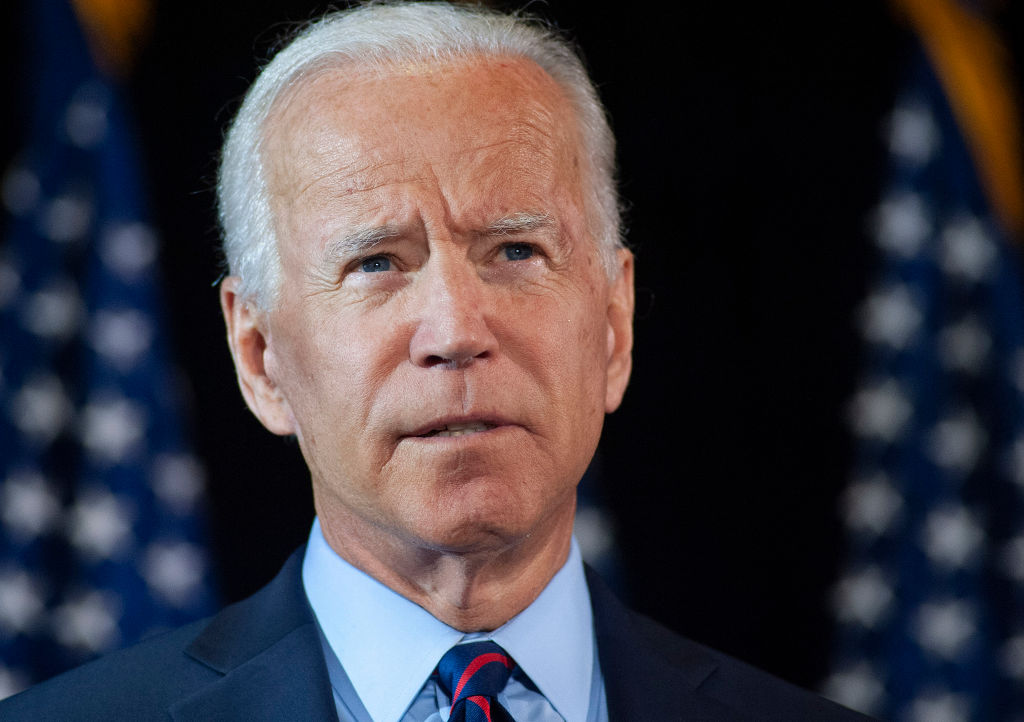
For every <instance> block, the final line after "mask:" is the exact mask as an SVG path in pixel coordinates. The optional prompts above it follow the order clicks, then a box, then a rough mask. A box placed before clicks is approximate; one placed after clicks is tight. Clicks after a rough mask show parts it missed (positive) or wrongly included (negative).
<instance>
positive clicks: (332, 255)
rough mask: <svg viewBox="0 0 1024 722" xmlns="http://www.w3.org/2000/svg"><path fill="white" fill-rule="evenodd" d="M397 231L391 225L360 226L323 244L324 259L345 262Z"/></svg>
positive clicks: (392, 236)
mask: <svg viewBox="0 0 1024 722" xmlns="http://www.w3.org/2000/svg"><path fill="white" fill-rule="evenodd" d="M397 235H398V231H397V230H396V229H395V228H394V227H393V226H378V227H376V228H362V229H360V230H358V231H353V232H351V233H346V234H345V235H343V236H341V237H340V238H332V239H331V240H329V241H327V244H326V245H325V246H324V253H323V255H324V260H326V261H340V262H346V261H349V260H351V259H352V258H354V257H357V256H360V255H362V254H364V253H366V252H367V251H369V250H370V249H372V248H373V247H374V246H376V245H378V244H379V243H381V242H382V241H384V240H385V239H387V238H394V237H395V236H397Z"/></svg>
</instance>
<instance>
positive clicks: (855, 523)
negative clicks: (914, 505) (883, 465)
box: [842, 473, 903, 536]
mask: <svg viewBox="0 0 1024 722" xmlns="http://www.w3.org/2000/svg"><path fill="white" fill-rule="evenodd" d="M842 505H843V512H844V517H845V520H846V525H847V526H849V527H850V528H851V529H855V530H857V531H859V532H865V533H868V534H871V535H873V536H880V535H882V534H884V533H885V532H887V531H888V530H889V529H890V528H892V525H893V522H894V521H895V520H896V518H897V517H898V515H899V514H900V512H901V511H902V510H903V497H902V496H901V495H900V494H899V492H897V491H896V489H894V488H893V485H892V483H891V481H890V479H889V477H888V476H887V475H886V474H884V473H879V474H876V475H874V476H872V477H870V478H868V479H862V480H860V481H857V482H855V483H854V484H852V485H851V486H850V487H849V488H848V489H847V490H846V492H845V493H844V495H843V502H842Z"/></svg>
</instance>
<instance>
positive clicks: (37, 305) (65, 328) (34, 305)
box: [21, 280, 82, 339]
mask: <svg viewBox="0 0 1024 722" xmlns="http://www.w3.org/2000/svg"><path fill="white" fill-rule="evenodd" d="M81 317H82V299H81V297H80V296H79V295H78V289H77V288H76V287H75V285H74V284H73V283H72V282H71V281H68V280H61V281H56V282H54V283H51V284H50V285H48V286H47V287H46V288H43V289H41V290H39V291H36V292H35V293H33V294H32V295H31V296H30V297H29V299H28V303H27V304H26V306H25V308H24V310H23V313H22V319H21V320H22V324H23V325H24V326H25V328H27V329H28V330H29V331H31V332H32V333H34V334H35V335H37V336H41V337H43V338H49V339H66V338H68V337H70V336H71V335H72V334H74V333H75V331H77V330H78V324H79V321H80V319H81Z"/></svg>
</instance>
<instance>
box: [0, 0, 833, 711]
mask: <svg viewBox="0 0 1024 722" xmlns="http://www.w3.org/2000/svg"><path fill="white" fill-rule="evenodd" d="M613 158H614V147H613V140H612V137H611V134H610V132H609V129H608V126H607V123H606V121H605V118H604V113H603V110H602V108H601V106H600V104H599V102H598V100H597V98H596V94H595V92H594V89H593V87H592V85H591V84H590V81H589V80H588V78H587V76H586V73H585V72H584V70H583V68H582V66H581V64H580V62H579V60H578V59H577V57H576V56H575V55H574V53H573V52H572V51H571V49H569V48H568V46H567V45H566V44H565V42H564V41H563V40H561V39H560V38H558V37H557V36H556V35H554V34H553V33H552V32H550V31H549V30H547V29H545V28H543V27H541V26H539V25H536V24H533V23H530V22H528V21H525V20H522V19H519V18H513V17H508V16H503V15H499V14H493V13H490V12H486V11H481V10H475V9H472V10H471V9H465V8H456V7H451V6H447V5H440V4H429V5H428V4H415V3H409V4H372V5H368V6H365V7H362V8H359V9H356V10H354V11H350V12H347V13H341V14H336V15H332V16H329V17H327V18H325V19H323V20H322V21H320V22H318V23H316V24H314V25H312V26H311V27H309V28H308V29H306V30H305V31H304V32H303V33H302V34H301V35H300V36H299V37H298V38H297V39H296V40H294V42H293V43H292V44H291V45H289V46H288V47H287V48H285V49H284V50H283V51H281V52H280V54H278V55H277V57H276V58H275V59H274V61H273V62H272V63H270V64H269V65H268V66H267V67H266V68H265V69H264V71H263V72H262V73H261V75H260V77H259V78H258V80H257V81H256V83H255V84H254V86H253V87H252V89H251V90H250V92H249V93H248V95H247V96H246V99H245V102H244V104H243V106H242V108H241V110H240V111H239V113H238V117H237V118H236V120H235V121H234V124H233V126H232V128H231V130H230V133H229V135H228V138H227V141H226V144H225V148H224V156H223V165H222V172H221V179H220V185H219V199H220V208H221V219H222V223H223V227H224V233H225V250H226V255H227V258H228V262H229V265H230V269H231V274H232V275H231V276H230V277H229V278H227V279H226V280H225V281H224V283H223V286H222V289H221V301H222V307H223V312H224V318H225V320H226V323H227V331H228V343H229V345H230V348H231V353H232V355H233V357H234V361H235V366H236V368H237V372H238V381H239V384H240V386H241V390H242V394H243V395H244V397H245V400H246V402H247V403H248V405H249V407H250V408H251V409H252V411H253V413H254V414H255V415H256V416H257V417H258V418H259V419H260V421H261V422H262V423H263V424H264V425H265V426H266V427H267V428H268V429H269V430H270V431H271V432H273V433H275V434H281V435H290V436H294V437H295V438H296V439H297V440H298V444H299V447H300V448H301V450H302V454H303V456H304V458H305V460H306V463H307V465H308V466H309V470H310V474H311V477H312V484H313V493H314V500H315V506H316V513H317V521H316V523H315V524H314V526H313V529H312V532H311V534H310V539H309V543H308V545H307V546H306V547H305V548H304V550H301V551H300V552H298V553H296V555H295V556H294V557H293V558H292V559H291V560H290V561H289V562H288V563H287V564H286V565H285V567H284V569H283V570H282V571H281V573H280V574H279V575H278V577H277V578H276V579H275V580H274V581H272V582H271V583H270V584H269V585H268V586H267V587H266V588H264V589H263V590H262V591H260V592H259V593H257V594H256V595H255V596H253V597H251V598H250V599H248V600H246V601H243V602H241V603H239V604H237V605H234V606H232V607H229V608H228V609H226V610H225V611H224V612H222V613H221V614H219V615H217V616H216V617H214V618H213V619H212V620H208V621H204V622H200V623H197V624H195V625H193V626H190V627H188V628H185V629H182V630H178V631H175V632H171V633H169V634H167V635H164V636H161V637H158V638H155V639H152V640H150V641H148V642H145V643H143V644H141V645H139V646H137V647H135V648H132V649H129V650H126V651H123V652H120V653H117V654H114V655H111V656H109V657H106V658H104V659H101V660H99V661H98V662H95V663H93V664H91V665H87V666H85V667H83V668H80V669H79V670H76V671H74V672H72V673H70V674H68V675H65V676H63V677H60V678H57V679H56V680H53V681H51V682H49V683H47V684H44V685H41V686H39V687H37V688H35V689H34V690H30V691H29V692H27V693H25V694H24V695H21V696H19V697H16V698H14V699H13V700H11V701H10V702H9V703H8V706H6V707H0V712H2V713H3V715H4V718H5V719H19V718H24V717H26V716H36V717H37V718H40V719H78V718H88V719H122V718H144V719H149V718H157V717H164V716H166V715H167V714H170V715H171V717H173V718H175V719H235V718H237V719H246V720H251V719H303V720H305V719H338V718H340V719H341V720H353V721H355V720H358V721H364V720H376V721H378V722H399V721H400V720H401V721H405V720H417V721H422V720H431V721H434V720H448V719H450V720H483V719H487V720H504V719H518V720H566V721H569V722H590V721H603V720H664V719H681V720H689V719H693V720H698V719H699V720H708V719H714V720H732V719H751V718H754V719H761V718H766V717H771V716H778V717H780V718H785V719H813V720H823V719H845V718H847V716H850V717H852V716H853V715H852V713H849V712H847V711H845V710H842V709H841V708H838V707H835V706H834V705H831V704H830V703H827V702H825V701H823V700H821V699H819V698H817V697H815V696H813V695H811V694H809V693H806V692H803V691H801V690H798V689H796V688H793V687H791V686H789V685H787V684H785V683H783V682H780V681H778V680H775V679H773V678H771V677H769V676H767V675H765V674H763V673H761V672H758V671H756V670H753V669H751V668H749V667H747V666H745V665H743V664H741V663H739V662H736V661H735V660H731V659H729V658H727V657H725V656H723V655H720V654H718V653H715V652H712V651H709V650H707V649H705V648H703V647H700V646H698V645H696V644H694V643H692V642H689V641H686V640H683V639H681V638H678V637H676V636H674V635H672V634H671V633H669V632H668V631H666V630H664V629H662V628H660V627H658V626H657V625H655V624H654V623H652V622H650V621H648V620H645V619H643V618H640V617H638V616H635V615H633V614H631V613H630V612H628V611H627V610H625V609H624V608H623V607H621V606H620V605H619V604H618V602H616V601H615V600H614V599H613V598H612V597H611V596H610V595H609V593H608V592H607V591H606V590H605V589H604V588H603V587H602V586H601V583H600V581H599V580H597V579H596V578H594V577H593V576H592V575H591V574H590V573H589V572H587V571H586V570H585V569H584V566H583V563H582V562H581V560H580V554H579V550H578V548H577V546H576V544H575V543H574V541H573V537H572V527H573V517H574V512H575V490H576V484H577V482H578V481H579V479H580V477H581V476H582V474H583V472H584V470H585V468H586V467H587V464H588V463H589V461H590V459H591V457H592V455H593V453H594V449H595V447H596V445H597V441H598V437H599V435H600V432H601V426H602V422H603V418H604V415H605V414H606V413H608V412H611V411H613V410H615V408H616V407H617V406H618V405H619V402H620V400H621V398H622V394H623V391H624V390H625V387H626V383H627V381H628V378H629V373H630V352H631V345H632V314H633V257H632V255H631V254H630V252H629V251H628V250H626V249H625V248H624V247H623V246H622V244H621V242H620V236H619V224H618V212H617V200H616V193H615V189H614V183H613V171H614V161H613Z"/></svg>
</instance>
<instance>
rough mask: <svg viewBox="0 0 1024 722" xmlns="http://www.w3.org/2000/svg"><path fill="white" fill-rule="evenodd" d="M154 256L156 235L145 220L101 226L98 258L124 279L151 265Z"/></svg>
mask: <svg viewBox="0 0 1024 722" xmlns="http://www.w3.org/2000/svg"><path fill="white" fill-rule="evenodd" d="M156 255H157V240H156V234H155V233H154V232H153V230H152V229H151V228H150V227H149V226H147V225H146V224H145V223H116V224H113V225H111V226H110V227H108V228H106V229H104V232H103V234H102V238H101V243H100V257H101V258H102V259H103V263H104V264H106V266H107V267H108V268H109V269H110V270H112V271H113V272H114V273H116V274H117V275H118V276H120V277H121V278H122V279H123V280H124V281H126V282H129V283H130V282H132V281H135V280H137V279H138V278H139V276H140V275H141V274H143V273H144V272H145V271H147V270H148V269H149V268H150V267H151V266H152V265H153V262H154V261H155V260H156Z"/></svg>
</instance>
